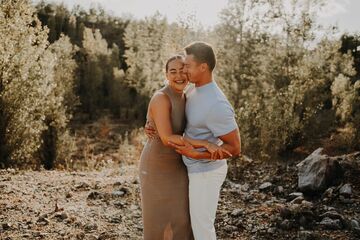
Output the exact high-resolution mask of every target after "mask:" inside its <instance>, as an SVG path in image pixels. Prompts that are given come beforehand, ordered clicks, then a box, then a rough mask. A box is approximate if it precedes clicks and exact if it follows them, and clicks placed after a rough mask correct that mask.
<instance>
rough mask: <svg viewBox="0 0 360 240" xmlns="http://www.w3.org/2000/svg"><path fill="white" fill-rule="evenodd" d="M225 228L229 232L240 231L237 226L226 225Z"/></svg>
mask: <svg viewBox="0 0 360 240" xmlns="http://www.w3.org/2000/svg"><path fill="white" fill-rule="evenodd" d="M223 229H224V231H225V232H227V233H232V232H234V231H238V228H237V227H235V226H232V225H225V226H224V228H223Z"/></svg>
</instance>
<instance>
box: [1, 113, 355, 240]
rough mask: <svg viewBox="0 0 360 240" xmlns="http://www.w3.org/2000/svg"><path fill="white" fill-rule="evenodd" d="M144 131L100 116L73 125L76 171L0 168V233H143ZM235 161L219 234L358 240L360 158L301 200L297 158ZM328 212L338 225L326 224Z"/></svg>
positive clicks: (112, 236)
mask: <svg viewBox="0 0 360 240" xmlns="http://www.w3.org/2000/svg"><path fill="white" fill-rule="evenodd" d="M141 132H142V130H137V131H135V133H134V132H131V133H129V134H128V135H127V137H125V138H124V137H121V136H120V127H119V126H118V125H116V124H114V123H111V122H109V121H108V120H102V121H100V122H99V123H95V124H89V125H84V126H81V128H80V129H78V130H77V131H76V136H77V138H78V139H77V145H78V146H79V150H78V152H77V153H76V154H75V156H74V159H75V160H76V161H74V163H73V165H72V168H73V169H75V168H76V171H75V170H70V169H67V170H52V171H46V170H40V171H32V170H15V169H3V170H0V239H7V240H10V239H14V240H15V239H134V240H136V239H141V236H142V220H141V208H140V191H139V180H138V177H137V164H138V162H137V161H138V158H139V152H140V151H141V149H142V144H143V141H144V136H141V134H139V133H141ZM81 159H83V160H81ZM84 159H85V160H86V161H85V160H84ZM81 161H83V162H82V163H81ZM236 161H237V164H236V165H237V167H234V164H233V163H230V164H229V166H230V171H229V174H228V178H227V179H226V181H225V183H224V185H223V188H222V191H221V197H220V202H219V207H218V211H217V218H216V223H215V226H216V231H217V236H218V239H219V240H227V239H254V240H258V239H279V240H282V239H284V240H285V239H286V240H290V239H303V240H310V239H321V240H323V239H325V240H326V239H341V240H343V239H344V240H345V239H360V234H359V229H360V228H358V225H356V224H358V223H359V222H360V200H359V191H360V177H359V176H360V170H359V168H357V167H356V166H359V165H360V161H358V163H357V165H356V164H355V165H354V166H355V167H354V166H350V168H349V169H350V170H348V171H347V172H346V174H345V175H344V177H343V178H342V179H341V180H340V181H339V182H337V184H336V185H335V186H333V187H332V188H330V189H328V190H327V191H326V194H324V193H321V194H318V195H316V196H304V199H303V200H302V202H301V203H297V202H293V201H292V199H290V198H289V196H291V194H292V193H294V192H298V190H297V170H296V167H295V165H296V163H297V162H298V161H299V159H287V160H286V161H282V162H280V161H277V162H274V161H272V162H271V163H270V162H261V161H255V160H251V159H248V158H242V159H238V160H236ZM235 169H236V171H234V170H235ZM345 183H348V184H351V186H352V194H351V196H350V197H348V198H346V199H344V198H342V196H340V195H339V194H338V191H339V187H341V186H343V184H345ZM329 212H330V213H331V214H330V217H332V218H334V220H333V222H331V223H336V224H332V225H331V224H330V225H329V224H328V225H326V226H325V225H324V224H321V221H322V219H323V218H324V216H329ZM334 212H335V213H334ZM324 214H325V215H324Z"/></svg>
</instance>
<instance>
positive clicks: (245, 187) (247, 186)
mask: <svg viewBox="0 0 360 240" xmlns="http://www.w3.org/2000/svg"><path fill="white" fill-rule="evenodd" d="M249 188H250V186H249V184H247V183H244V184H243V185H241V186H240V190H241V191H243V192H247V191H249Z"/></svg>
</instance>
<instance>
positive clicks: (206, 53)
mask: <svg viewBox="0 0 360 240" xmlns="http://www.w3.org/2000/svg"><path fill="white" fill-rule="evenodd" d="M185 53H186V54H187V55H191V54H192V55H193V56H194V59H195V61H197V62H199V63H206V64H207V65H208V66H209V70H210V71H212V70H214V68H215V65H216V57H215V53H214V50H213V48H212V47H211V45H210V44H208V43H206V42H193V43H190V44H189V45H187V46H186V47H185Z"/></svg>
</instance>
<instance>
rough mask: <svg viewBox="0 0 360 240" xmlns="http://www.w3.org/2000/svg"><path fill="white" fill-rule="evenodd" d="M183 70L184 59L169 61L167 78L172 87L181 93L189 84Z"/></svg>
mask: <svg viewBox="0 0 360 240" xmlns="http://www.w3.org/2000/svg"><path fill="white" fill-rule="evenodd" d="M183 70H184V60H182V59H174V60H172V61H171V62H169V65H168V71H167V72H166V78H167V80H169V85H170V87H171V88H172V89H173V90H175V91H176V92H179V93H181V92H182V91H183V90H184V88H185V87H186V85H187V84H188V79H187V76H186V74H184V72H183Z"/></svg>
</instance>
